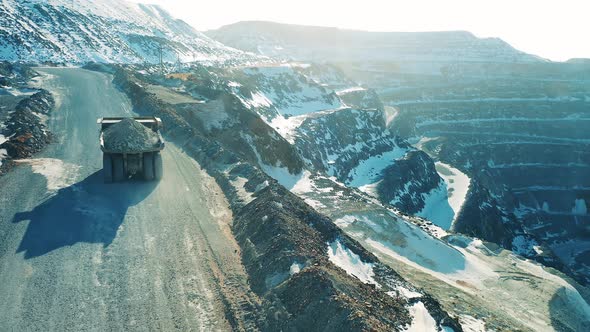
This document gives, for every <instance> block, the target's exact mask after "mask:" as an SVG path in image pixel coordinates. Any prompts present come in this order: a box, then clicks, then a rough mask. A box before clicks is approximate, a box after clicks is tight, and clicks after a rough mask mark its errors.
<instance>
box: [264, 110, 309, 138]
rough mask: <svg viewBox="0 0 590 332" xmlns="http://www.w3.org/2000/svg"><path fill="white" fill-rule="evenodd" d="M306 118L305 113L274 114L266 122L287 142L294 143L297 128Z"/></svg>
mask: <svg viewBox="0 0 590 332" xmlns="http://www.w3.org/2000/svg"><path fill="white" fill-rule="evenodd" d="M306 118H307V115H299V116H290V117H284V116H282V115H279V116H276V117H275V118H273V119H272V121H270V123H268V124H269V125H270V126H271V127H273V128H274V129H275V130H276V131H277V132H278V133H279V134H280V135H281V136H282V137H283V138H284V139H286V140H287V141H288V142H289V143H291V144H295V135H296V133H297V128H299V126H301V123H303V121H304V120H305V119H306Z"/></svg>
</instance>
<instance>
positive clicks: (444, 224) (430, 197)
mask: <svg viewBox="0 0 590 332" xmlns="http://www.w3.org/2000/svg"><path fill="white" fill-rule="evenodd" d="M422 197H423V198H424V208H422V211H420V212H418V213H417V215H418V216H420V217H423V218H426V219H428V220H430V221H432V222H433V223H434V224H435V225H437V226H439V227H441V228H442V229H444V230H448V229H449V228H451V225H452V223H453V217H454V216H455V214H454V212H453V209H452V207H451V206H450V205H449V201H448V191H447V185H446V183H444V182H441V183H440V185H439V186H438V188H434V189H432V190H431V191H430V192H429V193H426V194H422Z"/></svg>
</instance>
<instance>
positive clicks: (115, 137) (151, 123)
mask: <svg viewBox="0 0 590 332" xmlns="http://www.w3.org/2000/svg"><path fill="white" fill-rule="evenodd" d="M97 123H98V124H100V125H101V131H100V148H101V150H102V151H103V152H106V153H123V154H130V153H144V152H156V151H160V150H162V149H163V148H164V142H163V140H162V136H161V135H160V133H159V129H160V128H161V127H162V121H161V120H160V119H159V118H156V117H134V118H123V117H109V118H100V119H98V121H97Z"/></svg>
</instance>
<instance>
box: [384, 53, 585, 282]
mask: <svg viewBox="0 0 590 332" xmlns="http://www.w3.org/2000/svg"><path fill="white" fill-rule="evenodd" d="M507 73H510V77H507V76H506V75H507ZM588 74H590V67H589V66H588V65H584V64H572V63H562V64H536V65H518V66H516V65H505V66H501V65H498V64H495V65H492V64H489V65H480V66H470V65H456V66H454V67H452V68H448V71H445V72H443V73H441V75H440V76H439V77H438V78H433V77H430V78H428V79H427V80H415V81H412V82H406V85H405V88H404V91H398V92H388V93H387V96H386V97H384V98H385V99H386V103H390V104H392V105H395V107H396V108H397V109H398V110H399V115H398V117H397V118H396V121H395V122H394V124H393V130H394V131H395V132H397V133H398V134H399V135H401V136H404V137H408V138H412V137H415V140H416V141H417V140H420V139H422V138H424V137H426V138H428V139H427V140H426V142H425V143H423V144H422V143H421V144H422V146H423V148H424V149H425V150H427V151H429V153H432V154H433V155H436V156H437V157H438V158H440V159H441V160H443V161H444V162H446V163H449V164H451V165H455V166H456V167H458V168H460V169H462V170H463V171H464V172H466V173H467V174H469V176H470V177H471V178H472V179H473V182H472V188H471V193H470V194H469V195H468V199H467V202H466V204H465V207H464V209H463V212H462V213H461V215H460V216H459V218H458V220H457V222H456V225H455V230H456V231H458V232H463V233H466V234H470V235H473V236H478V237H481V238H484V239H487V240H489V241H494V242H497V243H501V244H503V245H504V246H505V247H507V248H510V249H512V250H514V251H515V252H517V253H520V254H522V255H525V256H527V257H531V258H535V259H538V260H539V261H542V262H544V263H546V264H548V265H551V266H560V265H561V266H562V268H561V269H562V270H563V271H566V272H568V273H569V274H570V275H572V276H574V277H576V279H577V280H578V281H580V282H583V283H588V282H590V279H589V277H590V261H588V259H587V258H588V255H587V252H588V251H589V250H590V242H589V241H588V240H587V237H586V235H585V234H587V225H588V223H589V222H590V215H588V213H587V212H588V211H587V210H586V211H584V209H579V210H578V209H576V206H580V205H581V204H580V202H581V201H584V204H586V203H588V202H589V199H590V191H589V190H588V188H590V145H589V144H590V135H589V132H588V130H587V129H586V128H588V127H589V126H590V112H589V111H588V110H589V109H590V102H589V101H590V99H588V96H589V95H590V90H589V88H588V87H589V86H590V81H589V80H588V77H590V76H587V75H588ZM585 75H586V76H585ZM584 76H585V77H584ZM479 77H485V81H484V79H480V78H479ZM441 86H444V87H445V88H444V89H441ZM384 89H385V88H384ZM574 211H576V212H579V213H574Z"/></svg>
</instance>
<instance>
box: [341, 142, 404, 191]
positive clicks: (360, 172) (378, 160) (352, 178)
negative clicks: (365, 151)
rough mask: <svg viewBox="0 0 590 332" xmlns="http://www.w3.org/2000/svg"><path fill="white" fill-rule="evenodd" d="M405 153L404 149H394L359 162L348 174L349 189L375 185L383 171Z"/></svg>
mask: <svg viewBox="0 0 590 332" xmlns="http://www.w3.org/2000/svg"><path fill="white" fill-rule="evenodd" d="M406 151H407V150H406V149H402V148H400V147H395V148H394V149H393V150H391V151H387V152H384V153H382V154H379V155H375V156H371V157H369V158H368V159H365V160H363V161H361V162H360V163H359V164H358V166H356V167H355V168H353V169H352V170H350V172H349V173H348V177H347V179H348V181H347V184H348V185H349V186H351V187H355V188H358V187H362V186H365V185H367V184H372V183H375V182H376V181H377V179H378V177H379V176H380V175H381V173H382V172H383V170H384V169H385V168H387V167H388V166H390V165H391V164H392V162H393V161H394V160H397V159H399V158H401V157H403V156H404V155H405V154H406Z"/></svg>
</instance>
